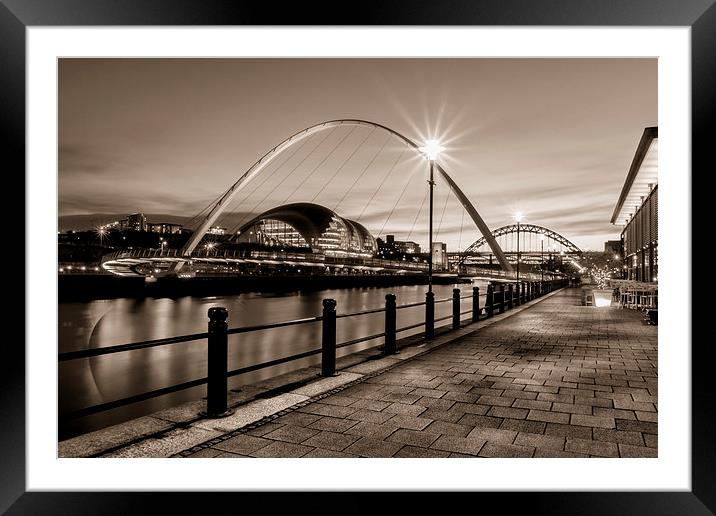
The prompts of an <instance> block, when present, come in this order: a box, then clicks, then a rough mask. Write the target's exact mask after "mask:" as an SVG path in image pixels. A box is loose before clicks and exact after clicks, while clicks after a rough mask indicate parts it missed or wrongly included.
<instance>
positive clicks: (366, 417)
mask: <svg viewBox="0 0 716 516" xmlns="http://www.w3.org/2000/svg"><path fill="white" fill-rule="evenodd" d="M393 415H394V414H391V413H390V412H376V411H374V410H365V409H361V410H357V411H355V412H353V413H352V414H349V415H348V417H347V419H353V420H355V421H368V422H370V423H385V422H386V421H388V420H389V419H390V418H391V417H393Z"/></svg>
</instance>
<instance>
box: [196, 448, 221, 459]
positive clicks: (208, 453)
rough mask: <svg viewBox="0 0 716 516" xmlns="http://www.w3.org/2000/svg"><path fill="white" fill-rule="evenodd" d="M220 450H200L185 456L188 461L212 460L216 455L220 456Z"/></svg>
mask: <svg viewBox="0 0 716 516" xmlns="http://www.w3.org/2000/svg"><path fill="white" fill-rule="evenodd" d="M221 453H222V451H221V450H216V449H214V448H202V449H201V450H199V451H197V452H195V453H192V454H191V455H187V458H189V459H205V458H212V457H216V456H217V455H221Z"/></svg>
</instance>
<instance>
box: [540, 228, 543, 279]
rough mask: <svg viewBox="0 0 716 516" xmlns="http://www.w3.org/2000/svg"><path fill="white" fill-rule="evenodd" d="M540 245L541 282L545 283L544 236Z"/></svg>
mask: <svg viewBox="0 0 716 516" xmlns="http://www.w3.org/2000/svg"><path fill="white" fill-rule="evenodd" d="M539 245H540V251H539V273H540V281H544V235H540V237H539Z"/></svg>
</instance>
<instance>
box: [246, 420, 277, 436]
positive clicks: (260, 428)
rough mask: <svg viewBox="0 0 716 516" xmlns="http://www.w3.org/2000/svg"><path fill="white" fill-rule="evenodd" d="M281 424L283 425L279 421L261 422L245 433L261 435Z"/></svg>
mask: <svg viewBox="0 0 716 516" xmlns="http://www.w3.org/2000/svg"><path fill="white" fill-rule="evenodd" d="M282 426H284V425H283V424H281V423H275V422H268V423H263V424H261V425H259V426H257V427H256V428H252V429H251V430H247V431H246V435H254V436H256V437H261V436H262V435H266V434H268V433H270V432H273V431H274V430H278V429H279V428H281V427H282Z"/></svg>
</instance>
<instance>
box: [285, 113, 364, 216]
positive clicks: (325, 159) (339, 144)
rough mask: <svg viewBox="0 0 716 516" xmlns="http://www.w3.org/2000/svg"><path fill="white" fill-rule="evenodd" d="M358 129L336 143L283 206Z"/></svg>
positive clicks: (353, 128) (352, 129)
mask: <svg viewBox="0 0 716 516" xmlns="http://www.w3.org/2000/svg"><path fill="white" fill-rule="evenodd" d="M357 127H358V126H353V127H351V130H350V131H348V132H347V133H346V134H345V136H343V138H341V139H340V140H339V141H338V143H336V144H335V145H334V146H333V148H332V149H331V151H330V152H329V153H328V154H326V155H325V156H324V157H323V159H322V160H321V161H320V162H319V163H318V165H316V166H315V167H314V168H313V170H311V172H310V173H309V174H308V175H307V176H306V177H304V178H303V180H302V181H301V182H300V183H299V184H298V185H296V188H294V189H293V191H292V192H291V193H290V194H289V195H288V196H286V198H285V199H284V200H283V202H281V204H286V203H287V202H288V201H289V200H290V199H291V197H293V196H294V195H296V192H298V191H299V190H300V189H302V188H303V185H305V184H306V182H307V181H308V180H309V179H311V178H312V177H313V175H314V174H315V173H316V172H317V171H318V170H319V169H320V168H321V167H322V166H323V164H324V163H325V162H326V161H328V158H330V157H331V156H332V155H333V153H334V152H336V150H337V149H338V147H340V146H341V145H342V144H343V142H344V141H346V140H347V139H348V137H349V136H350V135H351V134H353V133H354V132H355V130H356V128H357Z"/></svg>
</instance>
